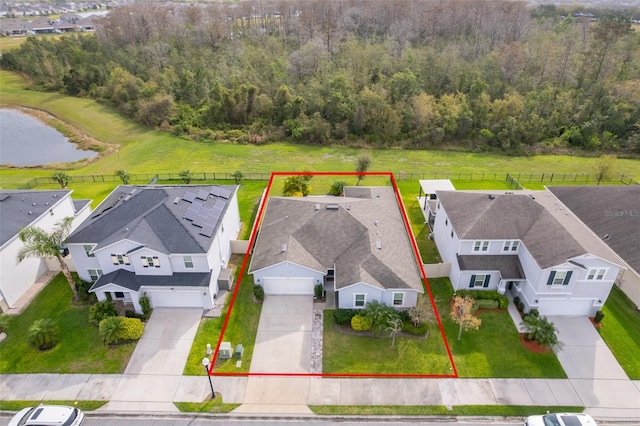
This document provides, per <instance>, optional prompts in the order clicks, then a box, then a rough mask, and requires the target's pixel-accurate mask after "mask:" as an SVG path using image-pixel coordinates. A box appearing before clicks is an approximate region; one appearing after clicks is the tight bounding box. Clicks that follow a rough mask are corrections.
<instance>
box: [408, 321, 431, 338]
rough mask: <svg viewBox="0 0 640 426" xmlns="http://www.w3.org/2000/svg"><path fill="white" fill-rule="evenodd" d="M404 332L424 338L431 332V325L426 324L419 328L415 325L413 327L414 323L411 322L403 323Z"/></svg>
mask: <svg viewBox="0 0 640 426" xmlns="http://www.w3.org/2000/svg"><path fill="white" fill-rule="evenodd" d="M402 331H404V332H405V333H409V334H412V335H414V336H424V335H425V334H427V333H428V332H429V323H428V322H425V323H423V324H420V326H419V327H416V326H415V325H413V322H411V321H408V322H403V323H402Z"/></svg>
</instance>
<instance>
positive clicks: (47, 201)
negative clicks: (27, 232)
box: [0, 189, 86, 246]
mask: <svg viewBox="0 0 640 426" xmlns="http://www.w3.org/2000/svg"><path fill="white" fill-rule="evenodd" d="M70 193H71V191H69V190H59V191H55V190H54V191H34V190H31V189H29V190H7V189H3V190H0V246H3V245H5V244H6V243H7V242H8V241H9V240H10V239H12V238H13V237H15V236H16V235H18V233H19V232H20V231H21V230H22V229H23V228H26V227H27V226H29V225H31V224H32V223H33V222H34V221H35V220H36V219H37V218H39V217H40V216H42V215H43V214H44V213H45V212H47V211H48V210H49V209H51V208H52V207H53V205H54V204H56V203H57V202H59V201H60V200H61V199H63V198H64V197H65V196H67V195H69V194H70ZM85 203H86V202H85ZM76 211H78V207H76Z"/></svg>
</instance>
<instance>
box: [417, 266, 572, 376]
mask: <svg viewBox="0 0 640 426" xmlns="http://www.w3.org/2000/svg"><path fill="white" fill-rule="evenodd" d="M429 285H430V286H431V291H432V293H433V296H434V298H435V300H436V305H437V307H438V312H439V314H440V318H441V319H442V324H443V326H444V330H445V334H446V336H447V341H448V342H449V346H450V348H451V352H452V354H453V360H454V362H455V365H456V368H457V369H458V375H459V376H460V377H496V378H510V377H524V378H566V377H567V376H566V374H565V373H564V370H563V369H562V366H561V365H560V362H559V361H558V359H557V358H556V356H555V354H553V353H546V354H540V353H534V352H530V351H528V350H527V349H525V348H524V346H522V344H521V343H520V336H519V334H518V331H517V330H516V327H515V326H514V324H513V321H512V320H511V317H510V316H509V314H508V312H507V311H506V310H504V311H484V312H482V313H481V314H480V319H482V325H481V326H480V329H479V330H477V331H464V332H463V333H462V339H461V340H460V341H459V342H458V341H457V337H458V325H457V324H455V323H454V322H453V321H452V320H451V319H450V317H449V300H450V298H451V296H452V294H453V289H452V287H451V284H450V283H449V279H448V278H431V279H430V280H429Z"/></svg>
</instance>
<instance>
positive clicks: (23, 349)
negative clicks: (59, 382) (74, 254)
mask: <svg viewBox="0 0 640 426" xmlns="http://www.w3.org/2000/svg"><path fill="white" fill-rule="evenodd" d="M71 299H72V294H71V289H70V288H69V284H68V283H67V281H66V280H65V278H64V276H63V275H62V274H58V275H57V276H56V277H55V278H54V279H53V280H52V281H51V282H50V283H49V284H48V285H47V286H46V287H45V288H44V289H43V290H42V291H41V292H40V294H38V296H37V297H36V298H35V299H34V300H33V301H32V302H31V304H30V305H29V306H28V307H27V309H25V311H24V312H23V313H22V314H20V315H18V316H15V317H13V318H12V319H11V322H9V325H8V327H7V335H8V336H7V338H6V340H5V341H3V342H2V346H1V349H2V355H1V356H0V373H102V374H121V373H122V372H123V371H124V368H125V367H126V365H127V362H129V358H130V357H131V354H132V353H133V350H134V349H135V346H136V343H135V342H133V343H124V344H121V345H118V346H116V347H108V346H106V345H105V344H104V343H102V341H101V340H100V339H99V337H98V329H97V328H96V327H94V326H93V325H91V324H90V323H89V305H81V306H76V305H74V304H72V303H71ZM41 318H51V319H53V320H54V321H55V322H56V323H57V326H58V329H59V332H58V344H57V345H56V346H55V347H54V348H53V349H50V350H48V351H44V352H43V351H39V350H37V349H35V348H34V347H33V346H32V345H30V344H29V341H28V338H27V336H28V335H29V327H31V324H33V322H34V321H35V320H38V319H41Z"/></svg>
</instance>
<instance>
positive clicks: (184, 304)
mask: <svg viewBox="0 0 640 426" xmlns="http://www.w3.org/2000/svg"><path fill="white" fill-rule="evenodd" d="M205 291H206V289H184V288H183V289H179V290H178V289H176V290H173V291H172V290H169V289H167V290H165V289H149V290H147V294H148V295H149V298H150V299H151V305H152V306H153V307H154V308H207V307H206V306H204V305H205V303H206V299H207V296H203V294H202V293H204V292H205Z"/></svg>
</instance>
